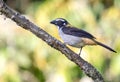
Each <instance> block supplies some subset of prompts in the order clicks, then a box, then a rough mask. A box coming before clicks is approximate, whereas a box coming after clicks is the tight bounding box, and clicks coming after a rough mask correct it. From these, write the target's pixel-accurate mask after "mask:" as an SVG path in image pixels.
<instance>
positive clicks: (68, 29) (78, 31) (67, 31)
mask: <svg viewBox="0 0 120 82" xmlns="http://www.w3.org/2000/svg"><path fill="white" fill-rule="evenodd" d="M62 30H63V32H64V33H65V34H69V35H74V36H77V37H84V38H90V39H95V37H94V36H93V35H91V34H90V33H88V32H86V31H84V30H81V29H78V28H74V27H66V28H62Z"/></svg>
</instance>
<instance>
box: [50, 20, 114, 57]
mask: <svg viewBox="0 0 120 82" xmlns="http://www.w3.org/2000/svg"><path fill="white" fill-rule="evenodd" d="M50 23H51V24H54V25H55V26H57V27H58V31H59V35H60V37H61V38H62V40H63V41H64V43H65V44H68V45H70V46H73V47H76V48H80V52H79V55H80V54H81V51H82V48H83V47H84V46H86V45H100V46H102V47H104V48H106V49H108V50H110V51H112V52H115V53H116V51H115V50H113V49H112V48H110V47H108V46H106V45H105V44H103V43H101V42H98V41H97V40H96V38H95V37H94V36H93V35H91V34H90V33H88V32H86V31H84V30H81V29H78V28H76V27H74V26H72V25H71V24H69V22H68V21H67V20H65V19H64V18H57V19H55V20H52V21H51V22H50Z"/></svg>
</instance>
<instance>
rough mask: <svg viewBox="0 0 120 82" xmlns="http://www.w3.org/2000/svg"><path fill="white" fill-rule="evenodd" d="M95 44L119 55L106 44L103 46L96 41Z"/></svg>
mask: <svg viewBox="0 0 120 82" xmlns="http://www.w3.org/2000/svg"><path fill="white" fill-rule="evenodd" d="M94 42H95V43H96V44H98V45H100V46H102V47H104V48H106V49H108V50H110V51H112V52H115V53H117V52H116V51H115V50H113V49H112V48H110V47H108V46H106V45H105V44H103V43H100V42H98V41H96V40H94Z"/></svg>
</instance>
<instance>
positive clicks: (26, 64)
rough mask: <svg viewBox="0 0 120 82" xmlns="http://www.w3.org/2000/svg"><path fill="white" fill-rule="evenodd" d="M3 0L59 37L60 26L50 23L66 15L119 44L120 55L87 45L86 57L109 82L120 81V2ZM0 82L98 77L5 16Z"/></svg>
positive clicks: (76, 81) (0, 19) (0, 18)
mask: <svg viewBox="0 0 120 82" xmlns="http://www.w3.org/2000/svg"><path fill="white" fill-rule="evenodd" d="M4 1H5V2H6V3H7V5H9V6H10V7H11V8H13V9H15V10H16V11H18V12H20V13H22V14H23V15H24V16H26V17H27V18H28V19H29V20H31V21H32V22H33V23H35V24H36V25H38V26H40V27H41V28H42V29H44V30H45V31H47V32H48V33H49V34H50V35H52V36H54V37H55V38H57V39H59V40H61V39H60V37H59V35H58V30H57V28H56V27H55V26H54V25H51V24H50V23H49V22H50V21H51V20H53V19H55V18H59V17H63V18H65V19H67V20H68V21H69V22H70V23H71V24H72V25H74V26H76V27H79V28H81V29H84V30H86V31H88V32H90V33H91V34H93V35H94V36H95V37H96V38H97V39H98V40H99V41H101V42H103V43H105V44H107V45H108V46H110V47H112V48H114V49H115V50H116V51H117V52H118V53H112V52H110V51H108V50H106V49H104V48H102V47H100V46H92V47H91V46H88V47H84V48H83V51H82V54H81V57H82V58H83V59H85V60H86V61H88V62H89V63H91V64H92V65H93V66H94V67H95V68H96V69H97V70H98V71H99V72H100V73H101V74H102V75H103V77H104V79H105V82H120V0H4ZM61 41H62V40H61ZM68 47H70V46H68ZM70 48H71V49H72V50H73V51H75V52H76V53H78V52H79V49H76V48H73V47H70ZM0 82H93V81H92V79H91V78H89V77H87V76H86V75H85V74H84V73H83V72H82V71H81V70H80V69H79V67H78V66H77V65H76V64H74V63H73V62H71V61H70V60H68V59H67V58H66V57H65V56H64V55H62V54H61V53H60V52H59V51H57V50H55V49H53V48H51V47H50V46H48V45H47V44H46V43H45V42H44V41H42V40H40V39H39V38H37V37H36V36H35V35H33V34H32V33H31V32H29V31H26V30H24V29H22V28H21V27H19V26H18V25H16V23H15V22H13V21H11V20H10V19H8V18H6V17H5V16H4V15H0Z"/></svg>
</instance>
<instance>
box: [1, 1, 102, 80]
mask: <svg viewBox="0 0 120 82" xmlns="http://www.w3.org/2000/svg"><path fill="white" fill-rule="evenodd" d="M0 12H1V14H3V15H5V16H6V17H8V18H10V19H11V20H13V21H14V22H16V24H17V25H19V26H21V27H22V28H24V29H26V30H29V31H31V32H32V33H33V34H34V35H36V36H37V37H38V38H40V39H42V40H43V41H45V42H46V43H47V44H48V45H49V46H51V47H53V48H55V49H56V50H58V51H60V52H61V53H63V54H64V55H65V56H66V57H67V58H68V59H69V60H71V61H73V62H74V63H76V64H77V65H78V66H79V67H80V68H81V70H82V71H83V72H84V73H85V74H86V75H87V76H89V77H91V78H92V79H93V80H94V81H95V82H104V80H103V77H102V75H101V74H100V73H99V72H98V71H97V70H96V69H95V68H94V67H93V66H92V65H91V64H90V63H88V62H87V61H85V60H83V59H82V58H81V57H80V56H79V55H77V54H76V53H74V52H73V51H72V50H70V49H69V48H68V47H66V46H65V45H64V44H63V43H61V42H60V41H58V40H57V39H55V38H54V37H52V36H51V35H49V34H48V33H47V32H45V31H44V30H43V29H41V28H40V27H38V26H36V25H35V24H33V23H32V22H30V21H29V20H28V19H26V18H25V17H24V16H22V15H21V14H20V13H18V12H16V11H15V10H13V9H11V8H10V7H8V6H7V5H6V4H5V3H4V2H3V0H0Z"/></svg>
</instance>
